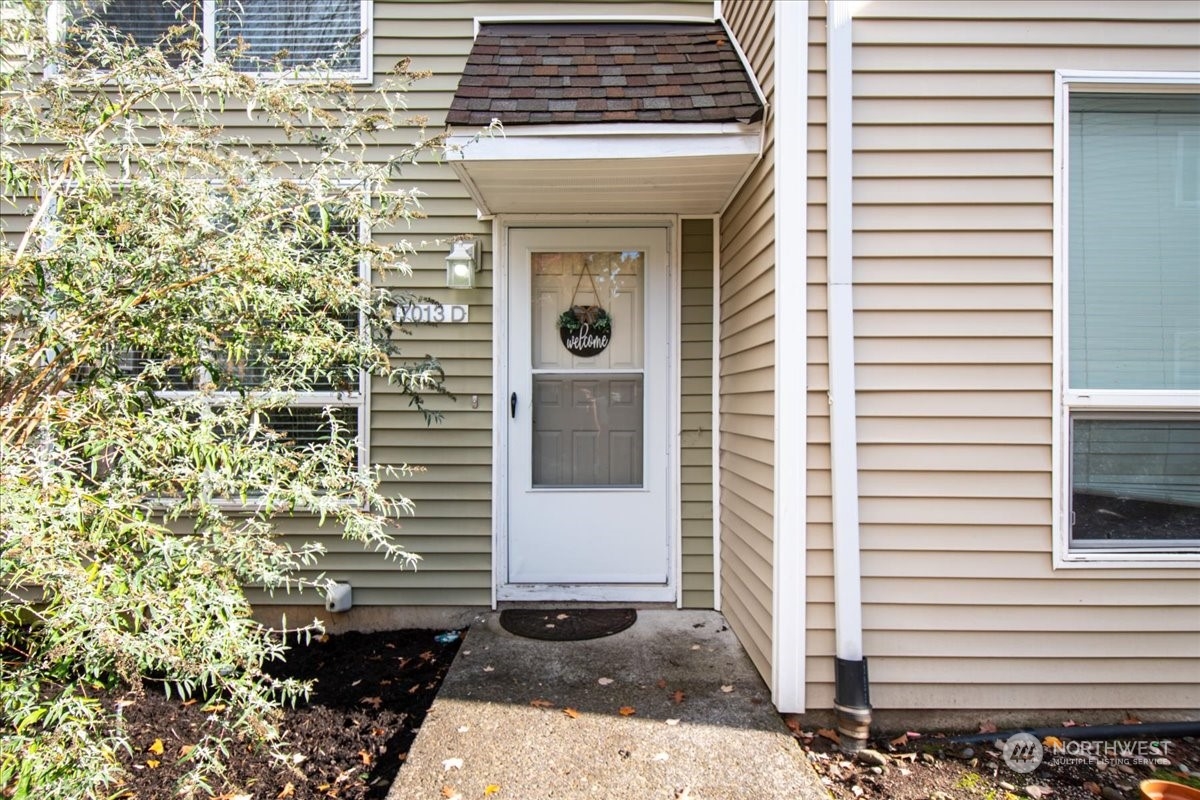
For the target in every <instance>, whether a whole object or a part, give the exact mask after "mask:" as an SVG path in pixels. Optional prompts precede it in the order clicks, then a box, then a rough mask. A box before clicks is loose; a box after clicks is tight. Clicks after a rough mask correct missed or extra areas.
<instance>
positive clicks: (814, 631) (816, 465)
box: [804, 3, 874, 709]
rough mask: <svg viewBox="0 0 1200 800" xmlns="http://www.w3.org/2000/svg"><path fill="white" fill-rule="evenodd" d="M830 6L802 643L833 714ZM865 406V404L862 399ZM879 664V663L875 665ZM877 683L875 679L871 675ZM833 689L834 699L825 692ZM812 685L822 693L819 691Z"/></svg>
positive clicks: (814, 161)
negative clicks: (828, 313)
mask: <svg viewBox="0 0 1200 800" xmlns="http://www.w3.org/2000/svg"><path fill="white" fill-rule="evenodd" d="M826 40H827V34H826V29H825V4H824V3H809V26H808V42H809V44H808V65H809V66H808V68H809V77H808V85H809V100H808V114H809V120H808V123H809V124H808V147H809V152H808V193H807V197H808V217H809V219H808V274H807V279H808V397H807V401H808V424H807V434H808V452H807V462H808V463H807V480H808V506H807V510H808V520H807V523H808V524H807V527H806V533H807V547H808V553H807V557H806V559H805V570H806V577H807V584H806V590H807V595H808V597H807V600H808V608H807V610H806V614H805V617H806V619H807V622H808V626H807V627H808V629H807V632H806V636H805V642H804V655H805V667H804V669H805V680H806V687H805V700H804V704H805V706H806V707H807V708H812V709H821V708H832V706H833V703H832V684H831V683H830V682H831V681H832V679H833V676H832V668H833V656H834V646H833V642H832V637H833V633H834V626H833V615H834V608H833V580H832V575H833V570H832V569H831V565H832V560H833V517H832V513H833V512H832V508H833V507H832V500H831V484H832V475H831V473H830V468H829V465H830V453H829V394H828V392H829V340H828V338H827V336H826V332H827V330H828V326H827V317H826V314H825V310H826V288H825V280H826V275H827V274H828V273H827V266H828V265H827V262H826V258H825V256H826V252H827V242H826V238H825V236H826V229H827V216H826V214H827V205H826V197H827V193H826V188H827V187H826V172H825V145H826V138H827V137H826V132H825V119H826V113H825V102H826V93H825V86H826V80H825V43H826ZM858 402H859V403H861V402H862V400H861V399H860V400H859V401H858ZM859 413H860V414H861V413H862V408H861V407H859ZM872 666H874V665H872ZM872 677H874V676H872ZM827 683H828V684H830V692H829V695H828V697H826V696H825V693H824V691H823V690H824V688H825V685H826V684H827ZM814 687H820V689H821V690H822V691H820V692H817V693H814Z"/></svg>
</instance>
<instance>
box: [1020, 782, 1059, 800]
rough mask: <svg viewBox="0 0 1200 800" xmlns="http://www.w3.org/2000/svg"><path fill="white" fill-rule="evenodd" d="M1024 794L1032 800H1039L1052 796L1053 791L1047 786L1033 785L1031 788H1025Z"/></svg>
mask: <svg viewBox="0 0 1200 800" xmlns="http://www.w3.org/2000/svg"><path fill="white" fill-rule="evenodd" d="M1025 794H1027V795H1029V797H1031V798H1033V800H1039V798H1042V797H1047V796H1049V795H1052V794H1054V790H1053V789H1051V788H1050V787H1049V786H1042V785H1041V784H1033V785H1032V786H1026V787H1025Z"/></svg>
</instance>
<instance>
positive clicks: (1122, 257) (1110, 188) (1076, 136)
mask: <svg viewBox="0 0 1200 800" xmlns="http://www.w3.org/2000/svg"><path fill="white" fill-rule="evenodd" d="M1069 124H1070V154H1071V157H1070V176H1069V183H1070V193H1069V206H1070V219H1069V230H1070V234H1069V265H1068V270H1069V273H1068V282H1069V299H1068V314H1069V319H1070V340H1069V346H1070V351H1069V354H1068V357H1069V360H1070V378H1069V380H1070V388H1072V389H1123V390H1147V389H1200V196H1198V192H1197V186H1198V183H1200V175H1198V174H1197V170H1200V95H1197V94H1153V95H1150V94H1091V93H1078V94H1073V95H1072V96H1071V112H1070V120H1069Z"/></svg>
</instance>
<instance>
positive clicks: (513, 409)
mask: <svg viewBox="0 0 1200 800" xmlns="http://www.w3.org/2000/svg"><path fill="white" fill-rule="evenodd" d="M508 409H509V413H510V414H511V415H512V418H513V419H516V418H517V393H516V392H513V393H512V396H511V397H509V398H508Z"/></svg>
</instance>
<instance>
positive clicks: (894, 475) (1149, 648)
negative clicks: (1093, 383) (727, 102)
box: [808, 1, 1200, 710]
mask: <svg viewBox="0 0 1200 800" xmlns="http://www.w3.org/2000/svg"><path fill="white" fill-rule="evenodd" d="M815 5H819V4H814V6H815ZM854 65H855V73H854V87H855V98H854V106H853V108H854V125H855V128H854V142H855V147H856V150H855V161H854V164H855V169H854V197H855V207H854V227H855V232H854V254H855V280H856V286H855V290H854V299H855V314H856V335H857V339H856V344H855V346H856V355H857V361H858V369H857V376H858V389H859V392H858V410H859V425H858V431H859V461H860V475H859V488H860V494H861V503H860V512H861V518H862V547H863V552H862V570H863V597H864V609H863V619H864V627H865V649H866V653H867V655H868V657H869V659H870V669H871V683H872V687H871V690H872V698H871V699H872V702H873V704H874V705H875V706H876V707H877V708H880V709H939V708H941V709H944V708H959V709H971V708H978V709H1017V708H1041V709H1073V710H1085V709H1101V708H1120V709H1126V708H1130V709H1132V708H1142V709H1155V708H1159V709H1180V708H1195V707H1196V706H1197V705H1198V704H1200V683H1198V682H1197V680H1196V676H1197V675H1200V578H1198V573H1197V570H1195V569H1175V570H1131V569H1087V570H1054V569H1053V568H1052V539H1051V535H1052V530H1051V522H1052V520H1051V492H1052V486H1053V480H1054V478H1055V475H1054V473H1053V468H1052V459H1051V442H1052V440H1051V421H1052V416H1053V413H1054V410H1053V407H1052V394H1051V390H1052V371H1053V367H1054V360H1055V354H1054V351H1053V347H1052V345H1053V342H1052V334H1053V302H1054V301H1053V288H1054V287H1053V274H1052V257H1053V202H1054V197H1053V181H1052V178H1053V173H1052V169H1053V156H1054V152H1053V131H1054V118H1053V92H1054V80H1053V78H1054V70H1055V69H1056V68H1071V69H1137V70H1157V69H1173V70H1196V69H1200V10H1198V7H1197V6H1196V4H1195V3H1194V2H1178V3H1164V2H1113V3H1075V2H1051V3H1042V2H1038V3H1010V2H1004V3H940V2H899V1H895V2H880V3H870V4H865V5H864V6H863V7H862V8H861V10H860V12H859V15H858V16H856V18H855V20H854ZM814 83H816V82H815V81H814ZM822 85H823V82H822ZM812 107H813V108H814V109H815V108H816V105H815V104H814V105H813V106H812ZM818 166H823V165H821V164H820V163H818ZM818 185H819V184H818V181H817V179H816V177H815V176H814V178H813V180H812V181H811V182H810V188H811V189H816V188H818ZM812 194H813V192H812V191H810V203H813V202H814V199H813V197H812ZM812 243H813V244H815V243H816V242H815V240H813V241H812ZM810 269H811V275H812V277H813V278H816V279H818V280H823V269H822V265H820V264H818V263H813V264H810ZM815 288H817V289H818V290H819V291H815V292H813V295H812V298H811V301H812V303H813V310H812V312H811V315H810V321H811V323H812V324H811V327H810V330H812V331H813V332H814V336H815V335H816V332H817V331H819V330H823V325H824V316H823V314H822V313H821V310H820V309H821V307H822V306H823V291H820V290H823V286H818V287H815ZM810 344H811V345H812V346H811V347H810V362H811V363H812V364H813V370H812V374H811V375H810V378H811V379H813V380H814V381H816V382H815V383H814V384H813V389H814V390H815V391H816V390H823V387H824V380H825V374H824V367H823V366H820V365H819V364H818V361H817V360H816V359H817V358H818V357H820V358H823V355H821V354H822V353H823V349H824V344H823V340H821V339H816V340H814V341H813V342H811V343H810ZM822 399H823V398H821V397H820V396H819V394H813V395H811V396H810V402H809V408H810V412H811V413H812V417H811V418H810V425H809V432H810V437H812V438H811V441H812V442H813V443H814V450H813V453H812V455H813V458H812V463H810V468H812V469H813V470H814V471H813V472H810V487H811V489H810V491H811V497H810V513H811V514H812V517H811V519H810V522H811V525H810V529H809V547H810V552H809V570H810V576H811V577H810V585H809V596H810V600H811V601H812V603H811V604H810V607H809V622H810V632H809V636H808V644H809V653H808V655H809V661H808V670H809V675H808V681H809V684H808V705H809V706H810V707H812V708H827V707H830V706H831V704H832V700H833V675H832V655H833V649H834V641H833V635H832V623H833V619H832V608H831V606H829V604H828V602H827V598H828V597H829V596H830V593H831V592H832V558H831V554H830V551H829V547H830V542H831V534H830V531H829V530H828V527H827V526H826V525H824V524H820V523H823V522H824V521H826V520H827V519H828V514H829V500H828V476H827V474H825V472H824V471H823V469H820V468H821V467H823V466H824V465H826V464H827V463H828V452H827V450H826V449H825V447H824V445H823V444H818V443H823V442H825V441H827V437H828V426H827V424H826V422H827V421H826V420H825V419H824V414H823V413H822V412H821V410H820V409H821V407H822V406H823V402H821V401H822Z"/></svg>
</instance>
